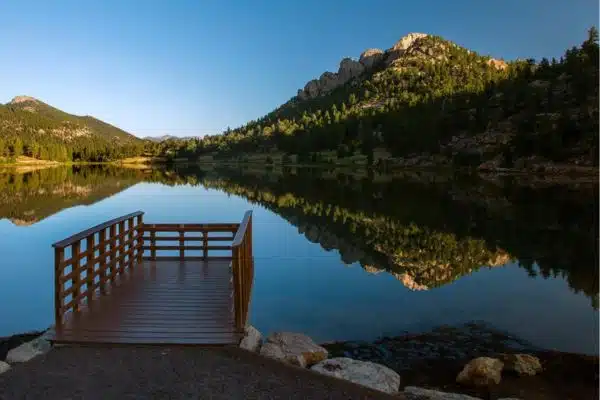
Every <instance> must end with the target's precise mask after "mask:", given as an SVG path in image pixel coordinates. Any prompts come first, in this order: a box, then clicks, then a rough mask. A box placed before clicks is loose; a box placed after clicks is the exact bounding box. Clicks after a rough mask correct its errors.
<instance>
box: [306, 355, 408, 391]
mask: <svg viewBox="0 0 600 400" xmlns="http://www.w3.org/2000/svg"><path fill="white" fill-rule="evenodd" d="M311 370H313V371H316V372H319V373H321V374H324V375H329V376H333V377H336V378H339V379H345V380H347V381H350V382H353V383H356V384H359V385H363V386H367V387H370V388H371V389H375V390H380V391H382V392H385V393H389V394H396V393H398V390H399V387H400V375H398V374H397V373H396V372H394V371H392V370H391V369H389V368H388V367H385V366H383V365H381V364H376V363H373V362H369V361H358V360H353V359H351V358H347V357H340V358H331V359H329V360H325V361H321V362H320V363H318V364H315V365H313V366H312V367H311Z"/></svg>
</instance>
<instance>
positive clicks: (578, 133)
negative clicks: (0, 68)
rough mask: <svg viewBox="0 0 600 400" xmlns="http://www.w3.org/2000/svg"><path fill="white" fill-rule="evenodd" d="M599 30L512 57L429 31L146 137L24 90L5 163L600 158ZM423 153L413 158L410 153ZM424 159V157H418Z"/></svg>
mask: <svg viewBox="0 0 600 400" xmlns="http://www.w3.org/2000/svg"><path fill="white" fill-rule="evenodd" d="M598 49H599V47H598V31H597V30H596V28H594V27H593V28H591V29H590V30H589V32H588V37H587V38H586V40H585V41H583V43H582V44H581V45H580V46H576V47H573V48H571V49H568V50H567V51H566V52H565V54H564V56H563V57H561V58H560V59H558V60H556V59H552V60H548V59H542V60H540V61H539V62H536V61H535V60H533V59H528V60H516V61H510V62H503V61H498V60H494V59H491V58H490V57H487V56H482V55H479V54H477V53H476V52H473V51H470V50H468V49H466V48H464V47H461V46H458V45H456V44H454V43H452V42H449V41H447V40H445V39H443V38H441V37H438V36H432V35H425V36H424V37H420V38H418V39H417V40H415V41H414V43H412V44H411V45H410V47H408V48H407V49H406V50H405V51H404V53H403V54H402V55H401V56H400V57H399V58H398V59H396V60H394V61H393V63H391V64H389V63H385V62H383V61H380V62H379V63H375V64H374V65H373V66H372V67H370V68H369V69H366V70H365V71H364V72H363V73H362V74H360V75H359V76H356V77H354V78H353V79H351V80H349V81H348V82H347V83H345V84H344V85H342V86H339V87H336V88H334V89H333V90H331V91H329V92H327V93H324V94H323V93H321V95H319V96H316V97H312V98H301V97H300V96H295V97H293V98H292V99H291V100H289V101H288V102H286V103H285V104H283V105H282V106H281V107H279V108H278V109H276V110H274V111H273V112H271V113H269V114H267V115H266V116H264V117H262V118H260V119H257V120H255V121H250V122H248V123H247V124H245V125H244V126H242V127H239V128H236V129H233V130H232V129H227V131H225V132H224V133H222V134H219V135H213V136H206V137H203V138H188V139H175V138H169V139H168V140H164V141H153V140H142V139H138V138H136V137H134V136H133V135H130V134H128V133H127V132H124V131H122V130H121V129H119V128H116V127H114V126H112V125H110V124H107V123H104V122H102V121H99V120H97V119H95V118H93V117H89V116H85V117H79V116H75V115H71V114H67V113H65V112H63V111H60V110H58V109H56V108H53V107H51V106H49V105H47V104H45V103H43V102H41V101H39V100H37V99H34V98H29V97H24V96H20V97H17V98H15V99H14V100H13V101H11V102H10V103H8V104H6V105H0V162H2V161H4V162H6V161H9V162H10V161H11V160H14V159H15V158H17V157H19V156H21V155H25V156H29V157H33V158H36V159H43V160H46V159H48V160H56V161H112V160H118V159H122V158H125V157H130V156H140V155H146V156H166V157H167V159H168V160H174V159H177V158H186V159H193V160H195V159H197V158H198V157H202V156H210V157H212V158H216V159H219V158H221V159H227V160H231V159H235V160H238V161H245V160H248V157H249V155H253V154H263V155H265V157H264V158H262V160H263V161H264V162H266V163H270V162H273V159H277V160H278V162H282V163H286V162H289V163H293V162H301V163H304V162H327V161H332V160H336V159H344V158H346V159H348V158H350V159H352V158H353V157H359V158H360V159H361V160H362V161H361V162H362V163H363V164H364V163H367V164H370V165H373V164H375V165H378V166H383V167H385V166H388V165H390V166H397V165H400V166H401V165H415V164H416V165H458V166H479V167H482V166H488V167H491V168H492V169H494V168H499V167H506V168H512V167H516V168H519V167H522V166H523V165H525V164H527V163H528V162H529V161H531V160H532V159H533V160H534V161H537V162H538V163H539V162H548V163H557V164H569V165H579V166H587V167H589V166H597V165H598V157H597V153H598V129H599V126H598V101H599V97H598V69H599V63H598V52H599V51H598ZM411 160H412V161H411ZM415 160H416V161H415Z"/></svg>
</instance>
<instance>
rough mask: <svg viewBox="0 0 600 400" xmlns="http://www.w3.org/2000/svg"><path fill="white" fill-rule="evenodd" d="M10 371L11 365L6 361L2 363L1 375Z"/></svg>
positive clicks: (0, 364)
mask: <svg viewBox="0 0 600 400" xmlns="http://www.w3.org/2000/svg"><path fill="white" fill-rule="evenodd" d="M9 369H10V365H8V364H7V363H5V362H4V361H0V374H3V373H5V372H6V371H8V370H9Z"/></svg>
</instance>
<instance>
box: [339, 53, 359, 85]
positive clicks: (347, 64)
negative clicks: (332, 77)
mask: <svg viewBox="0 0 600 400" xmlns="http://www.w3.org/2000/svg"><path fill="white" fill-rule="evenodd" d="M364 71H365V66H364V65H362V64H361V63H360V61H355V60H353V59H351V58H344V59H343V60H342V61H341V62H340V68H339V70H338V73H337V81H338V86H339V85H343V84H344V83H346V82H348V81H349V80H350V79H352V78H355V77H357V76H359V75H360V74H362V73H363V72H364Z"/></svg>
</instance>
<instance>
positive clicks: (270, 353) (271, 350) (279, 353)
mask: <svg viewBox="0 0 600 400" xmlns="http://www.w3.org/2000/svg"><path fill="white" fill-rule="evenodd" d="M259 353H260V355H261V356H265V357H269V358H273V359H275V360H281V361H285V354H283V350H282V349H281V347H279V346H278V345H276V344H274V343H264V344H263V345H262V346H261V347H260V352H259Z"/></svg>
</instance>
